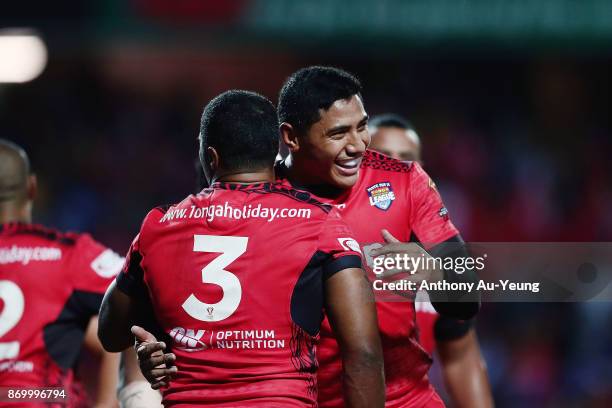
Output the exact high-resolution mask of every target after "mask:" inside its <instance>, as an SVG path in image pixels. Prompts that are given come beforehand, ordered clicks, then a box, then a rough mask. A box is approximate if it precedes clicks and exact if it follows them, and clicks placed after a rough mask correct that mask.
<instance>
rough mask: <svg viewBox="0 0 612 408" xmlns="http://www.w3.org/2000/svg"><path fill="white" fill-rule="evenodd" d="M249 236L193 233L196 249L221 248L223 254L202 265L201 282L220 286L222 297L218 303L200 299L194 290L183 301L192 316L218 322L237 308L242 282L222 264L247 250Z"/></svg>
mask: <svg viewBox="0 0 612 408" xmlns="http://www.w3.org/2000/svg"><path fill="white" fill-rule="evenodd" d="M248 240H249V239H248V238H247V237H227V236H216V235H194V236H193V250H194V251H195V252H221V255H219V256H218V257H217V258H215V259H214V260H213V261H212V262H211V263H209V264H208V265H206V266H205V267H204V269H202V282H204V283H214V284H215V285H219V286H221V289H222V290H223V298H221V300H220V301H219V302H217V303H213V304H209V303H204V302H202V301H200V300H199V299H198V298H197V297H196V296H195V295H194V294H193V293H192V294H191V295H189V297H188V298H187V300H185V302H184V303H183V310H185V312H187V314H188V315H189V316H191V317H193V318H194V319H198V320H201V321H205V322H218V321H221V320H224V319H227V318H228V317H230V316H231V315H232V314H233V313H234V312H235V311H236V309H238V305H240V299H241V298H242V286H240V281H239V280H238V278H237V277H236V275H234V274H233V273H231V272H228V271H226V270H225V269H223V268H225V267H226V266H227V265H229V264H231V263H232V262H234V261H235V260H236V259H238V257H240V255H242V254H244V253H245V252H246V249H247V242H248Z"/></svg>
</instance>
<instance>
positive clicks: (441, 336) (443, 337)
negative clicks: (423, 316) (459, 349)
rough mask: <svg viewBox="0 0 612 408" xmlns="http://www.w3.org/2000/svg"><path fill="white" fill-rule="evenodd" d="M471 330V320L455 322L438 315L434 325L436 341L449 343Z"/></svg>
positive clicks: (455, 320)
mask: <svg viewBox="0 0 612 408" xmlns="http://www.w3.org/2000/svg"><path fill="white" fill-rule="evenodd" d="M471 328H472V320H457V319H453V318H451V317H446V316H443V315H440V316H439V317H438V319H437V320H436V323H435V325H434V337H435V339H436V341H450V340H456V339H459V338H461V337H463V336H465V335H466V334H467V332H469V331H470V329H471Z"/></svg>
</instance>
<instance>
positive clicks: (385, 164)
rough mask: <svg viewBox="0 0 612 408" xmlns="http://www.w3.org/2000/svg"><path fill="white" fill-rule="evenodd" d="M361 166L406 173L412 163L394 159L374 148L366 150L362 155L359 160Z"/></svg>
mask: <svg viewBox="0 0 612 408" xmlns="http://www.w3.org/2000/svg"><path fill="white" fill-rule="evenodd" d="M361 167H370V168H372V169H377V170H385V171H394V172H398V173H407V172H409V171H410V169H411V168H412V163H411V162H408V163H406V162H402V161H399V160H396V159H394V158H392V157H389V156H385V155H384V154H382V153H378V152H376V151H374V150H366V152H365V154H364V155H363V160H362V161H361Z"/></svg>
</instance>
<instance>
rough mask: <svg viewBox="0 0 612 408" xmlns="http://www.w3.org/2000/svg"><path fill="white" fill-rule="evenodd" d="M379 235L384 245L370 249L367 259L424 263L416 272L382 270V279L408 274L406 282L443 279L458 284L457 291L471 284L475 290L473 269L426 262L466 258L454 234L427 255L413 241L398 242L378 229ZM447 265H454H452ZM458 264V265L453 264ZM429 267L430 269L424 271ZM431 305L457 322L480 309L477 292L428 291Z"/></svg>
mask: <svg viewBox="0 0 612 408" xmlns="http://www.w3.org/2000/svg"><path fill="white" fill-rule="evenodd" d="M381 234H382V236H383V239H384V240H385V245H383V246H381V247H380V248H375V249H372V250H370V256H372V257H373V258H376V257H379V256H386V257H390V258H395V257H396V256H399V257H402V256H404V257H408V258H412V259H414V260H420V258H422V259H424V260H426V261H424V262H421V263H416V264H417V265H419V267H420V269H418V270H415V271H411V270H403V269H397V268H391V269H386V270H385V272H384V274H383V275H382V276H383V277H384V278H389V277H392V276H395V275H397V274H399V273H404V274H405V273H407V272H410V275H408V276H406V277H405V279H406V280H411V281H414V282H417V283H419V282H421V281H428V282H437V281H440V280H445V281H446V282H448V283H451V284H455V283H458V284H460V285H457V287H459V288H461V287H462V285H463V284H468V285H472V288H475V287H476V286H477V284H478V275H477V274H476V271H475V269H474V268H462V269H461V270H460V271H459V270H454V269H450V268H449V269H439V268H438V267H437V263H436V262H430V261H427V260H428V259H429V258H432V257H434V258H437V259H438V260H444V261H445V263H446V261H448V260H459V259H460V258H463V260H465V259H467V258H468V257H469V253H468V251H467V249H466V247H465V242H463V239H462V238H461V236H460V235H455V236H453V237H451V238H449V239H447V240H446V241H444V242H441V243H439V244H437V245H434V246H433V247H431V248H430V249H429V252H428V251H426V250H425V249H423V248H422V247H421V246H420V245H419V244H418V243H416V242H400V241H399V240H398V239H397V238H395V237H394V236H393V235H391V233H390V232H389V231H387V230H382V231H381ZM451 264H453V265H454V264H455V262H452V263H451ZM456 264H457V265H459V262H457V263H456ZM426 265H429V266H430V268H427V267H426ZM428 294H429V298H430V299H431V304H432V305H433V307H434V308H435V309H436V311H437V312H438V313H440V314H441V315H443V316H447V317H452V318H455V319H459V320H469V319H471V318H472V317H474V316H475V315H476V314H477V313H478V310H479V309H480V293H479V292H478V291H477V290H472V291H469V292H468V291H465V290H461V289H459V290H451V289H449V290H444V289H443V290H439V291H437V290H428Z"/></svg>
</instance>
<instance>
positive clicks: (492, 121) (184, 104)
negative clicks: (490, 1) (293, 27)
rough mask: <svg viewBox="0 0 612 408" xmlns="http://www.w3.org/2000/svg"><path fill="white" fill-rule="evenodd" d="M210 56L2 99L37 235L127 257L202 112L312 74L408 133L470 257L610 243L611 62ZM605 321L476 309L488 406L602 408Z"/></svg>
mask: <svg viewBox="0 0 612 408" xmlns="http://www.w3.org/2000/svg"><path fill="white" fill-rule="evenodd" d="M219 54H220V55H207V56H206V57H204V58H201V57H193V56H192V54H188V55H179V56H176V55H174V56H172V57H165V56H164V54H163V53H160V54H147V55H141V54H132V53H129V52H127V51H125V50H124V51H121V52H117V53H114V54H113V53H109V54H98V55H96V56H86V55H77V54H67V55H64V56H62V57H59V58H56V59H53V60H51V62H50V65H49V66H48V67H47V70H46V71H45V73H44V74H43V75H42V76H41V77H40V78H38V79H37V80H35V81H34V82H32V83H29V84H24V85H10V86H3V87H0V137H2V138H7V139H10V140H14V141H16V142H17V143H19V144H21V145H23V146H24V147H25V148H26V150H28V151H29V153H30V154H31V158H32V165H33V168H34V170H35V171H36V173H37V174H38V178H39V184H40V197H39V200H38V201H37V203H36V207H35V211H34V214H35V220H36V221H37V222H40V223H44V224H47V225H50V226H55V227H58V228H61V229H71V230H78V231H89V232H91V233H92V234H93V235H94V236H95V237H96V238H97V239H98V240H100V241H102V242H104V243H105V244H107V245H109V246H110V247H112V248H113V249H115V250H116V251H118V252H120V253H125V252H126V251H127V248H128V246H129V243H130V241H131V239H132V238H133V236H134V235H135V233H136V232H137V230H138V228H139V223H140V221H141V220H142V218H143V217H144V215H145V214H146V213H147V211H148V210H149V209H150V208H152V207H154V206H156V205H159V204H164V203H172V202H177V201H179V200H180V199H182V197H184V196H185V195H186V194H188V193H191V192H193V191H194V190H195V187H196V171H195V160H196V157H197V151H196V137H197V133H198V126H199V115H200V113H201V109H202V107H203V106H204V105H205V104H206V103H207V101H208V100H209V98H210V97H212V96H214V95H215V94H216V93H218V92H220V91H221V90H223V89H227V88H249V89H252V90H254V91H258V92H261V93H264V94H265V95H266V96H268V97H270V98H271V99H272V100H273V101H274V100H275V99H276V97H277V95H276V92H277V90H278V89H279V87H280V84H281V83H282V81H283V80H284V79H285V77H286V76H287V75H289V74H290V73H291V72H292V71H294V70H295V69H296V68H298V67H300V66H305V65H311V64H314V63H323V64H331V65H337V66H340V67H342V68H345V69H347V70H349V71H352V72H354V73H356V74H357V75H358V76H359V77H360V78H361V80H362V82H363V85H364V89H365V91H364V98H365V103H366V108H367V110H368V113H369V114H370V115H373V114H378V113H384V112H395V113H399V114H401V115H404V116H406V117H407V118H408V119H409V120H410V121H411V122H412V123H413V125H414V126H415V127H416V129H417V131H418V133H419V134H420V136H421V138H422V142H423V148H424V166H425V169H426V170H427V171H428V172H429V173H430V175H431V176H432V177H433V178H434V180H436V182H437V184H438V186H439V188H440V191H441V193H442V196H443V198H444V199H445V201H446V204H447V207H448V208H449V211H450V214H451V217H452V219H453V220H454V222H455V224H456V225H457V226H458V228H459V229H460V231H461V232H462V234H463V236H464V238H465V239H466V240H467V241H472V242H486V241H488V242H491V241H493V242H497V241H503V242H509V241H570V242H571V241H612V212H611V211H610V204H609V203H610V202H612V160H611V159H612V123H611V119H610V115H609V112H608V109H609V106H610V102H612V101H611V100H610V99H611V97H612V83H611V82H610V76H609V72H610V69H611V68H612V61H609V60H602V59H588V58H570V59H554V58H550V59H546V60H540V59H535V58H530V57H525V56H524V57H522V58H511V57H506V58H501V57H499V56H498V57H494V58H488V59H483V58H482V57H479V58H476V57H473V58H470V57H466V56H463V57H461V58H460V57H458V56H455V57H452V56H450V57H445V58H441V57H440V56H437V57H436V58H432V57H428V56H419V55H416V56H412V57H411V58H408V57H407V56H405V55H404V56H397V55H395V56H393V55H387V56H385V57H377V56H375V55H373V56H368V55H362V56H361V57H359V56H358V55H359V54H358V53H357V54H355V53H353V54H351V56H350V57H342V56H341V55H340V56H330V55H321V56H315V55H313V56H311V57H308V58H306V57H304V56H301V57H296V56H293V55H292V54H290V53H287V54H279V55H273V56H270V58H267V56H266V54H265V53H263V56H262V57H257V55H258V54H257V52H255V51H253V52H251V53H250V54H248V55H243V56H242V57H241V58H238V59H237V60H236V59H234V58H230V57H227V55H223V53H221V52H220V51H219ZM173 58H177V60H175V59H173ZM157 63H159V65H160V66H163V67H164V68H163V69H161V68H159V67H157V68H156V67H155V65H156V64H157ZM236 64H239V65H240V66H239V67H237V66H236ZM269 66H273V68H269ZM610 309H612V307H611V305H610V303H590V304H539V305H534V304H519V303H513V304H487V305H485V307H484V308H483V311H482V313H481V316H480V317H479V322H478V330H479V334H480V338H481V342H482V347H483V352H484V355H485V358H486V360H487V362H488V366H489V375H490V376H491V381H492V385H493V388H494V393H495V396H496V400H497V402H498V406H500V407H505V406H522V407H528V406H534V407H535V406H538V407H539V406H555V407H558V406H602V407H603V406H612V386H611V384H610V378H612V333H611V332H612V330H611V329H610V327H612V313H611V312H610Z"/></svg>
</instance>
